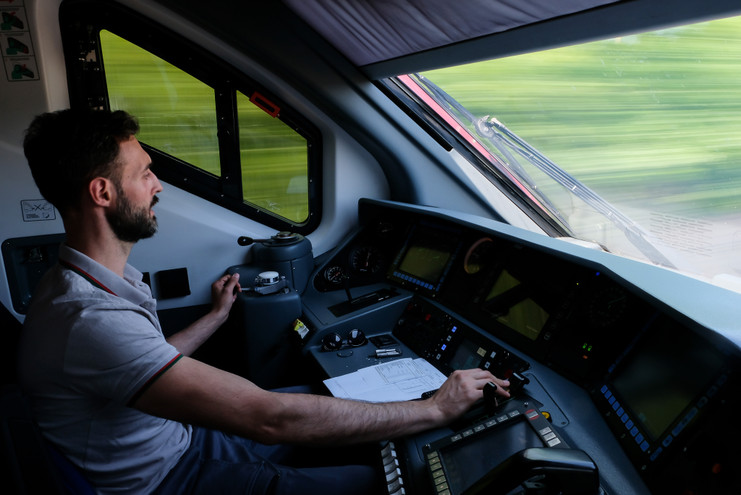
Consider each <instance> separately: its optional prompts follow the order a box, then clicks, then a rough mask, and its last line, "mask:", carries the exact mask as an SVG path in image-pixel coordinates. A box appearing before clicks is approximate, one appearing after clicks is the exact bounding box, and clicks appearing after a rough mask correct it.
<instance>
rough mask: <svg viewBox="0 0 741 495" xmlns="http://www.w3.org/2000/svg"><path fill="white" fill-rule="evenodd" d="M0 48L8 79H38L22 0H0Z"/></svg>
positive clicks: (37, 70)
mask: <svg viewBox="0 0 741 495" xmlns="http://www.w3.org/2000/svg"><path fill="white" fill-rule="evenodd" d="M6 5H8V6H6ZM0 50H2V54H3V65H4V66H5V75H6V76H7V78H8V81H34V80H38V79H39V69H38V65H37V63H36V54H35V53H34V50H33V43H32V42H31V31H30V28H29V25H28V16H27V15H26V8H25V7H24V4H23V0H0Z"/></svg>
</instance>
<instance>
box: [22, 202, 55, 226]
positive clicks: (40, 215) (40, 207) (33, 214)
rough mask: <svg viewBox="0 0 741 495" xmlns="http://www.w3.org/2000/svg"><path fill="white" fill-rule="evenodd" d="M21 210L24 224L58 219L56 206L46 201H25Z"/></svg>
mask: <svg viewBox="0 0 741 495" xmlns="http://www.w3.org/2000/svg"><path fill="white" fill-rule="evenodd" d="M21 210H22V211H23V221H24V222H44V221H48V220H56V218H57V214H56V211H55V210H54V206H53V205H52V204H51V203H49V202H48V201H47V200H45V199H23V200H21Z"/></svg>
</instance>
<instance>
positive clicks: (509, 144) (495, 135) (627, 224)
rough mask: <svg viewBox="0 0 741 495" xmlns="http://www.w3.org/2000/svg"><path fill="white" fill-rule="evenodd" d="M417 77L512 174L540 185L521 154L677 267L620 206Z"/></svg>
mask: <svg viewBox="0 0 741 495" xmlns="http://www.w3.org/2000/svg"><path fill="white" fill-rule="evenodd" d="M415 76H416V77H417V78H418V80H419V81H420V82H422V83H423V84H424V85H425V87H426V88H427V90H428V91H430V93H432V96H433V97H435V98H436V99H437V101H438V102H444V103H446V104H447V105H449V106H450V107H451V108H453V109H454V110H455V111H456V112H457V113H458V114H459V115H460V116H461V117H463V118H465V119H467V120H468V121H469V122H470V123H471V124H473V125H474V126H475V128H476V130H477V132H478V133H479V135H480V136H481V137H482V138H485V139H486V140H488V141H489V142H490V143H491V144H492V145H494V147H495V148H496V149H497V150H498V151H499V152H500V153H502V155H503V157H504V158H505V159H506V161H507V163H506V165H507V166H508V167H509V168H510V169H511V171H512V172H513V173H515V174H517V175H518V177H520V178H521V179H522V181H523V182H525V183H526V184H527V186H528V187H529V188H530V189H531V190H533V191H535V190H537V188H538V186H537V184H536V182H535V181H534V180H533V179H532V178H531V177H530V175H529V174H528V173H527V172H526V171H525V170H524V169H523V168H522V165H520V163H519V161H518V160H517V158H516V156H515V155H519V156H520V157H522V158H524V159H525V160H527V162H529V163H531V164H532V165H534V166H535V167H536V168H538V169H539V170H540V171H542V172H543V173H545V174H546V175H548V176H549V177H550V178H552V179H553V180H554V181H556V182H557V183H558V184H560V185H561V186H562V187H564V188H566V189H567V190H568V191H570V192H571V193H573V194H574V195H575V196H577V197H578V198H580V199H581V200H583V201H584V202H585V203H586V204H588V205H589V206H591V207H592V208H594V209H595V210H596V211H597V212H599V213H600V214H602V215H603V216H605V217H606V218H607V219H608V220H610V221H611V222H612V223H613V224H614V225H615V226H616V227H617V228H618V229H619V230H620V231H621V232H623V234H624V235H625V237H626V238H627V239H628V240H629V241H630V242H631V243H632V244H633V245H634V246H635V247H636V248H638V250H639V251H641V252H642V253H643V254H644V255H645V256H646V257H647V258H648V259H649V260H650V261H651V262H652V263H655V264H657V265H661V266H665V267H668V268H674V267H675V265H674V264H673V263H672V262H671V261H669V259H668V258H667V257H666V256H664V255H663V254H662V253H661V251H659V250H658V249H656V247H655V246H654V245H653V244H651V243H650V242H649V241H648V240H647V239H646V237H645V234H644V232H643V230H642V229H641V228H640V227H639V226H638V225H636V223H635V222H633V220H631V219H630V218H629V217H627V216H625V215H624V214H623V213H622V212H620V211H619V210H618V209H617V208H615V207H614V206H612V205H611V204H610V203H608V202H607V201H606V200H605V199H604V198H602V196H600V195H598V194H597V193H595V192H594V191H592V190H591V189H590V188H589V187H587V186H586V185H584V184H583V183H581V182H580V181H579V180H577V179H576V178H575V177H573V176H572V175H571V174H569V173H568V172H566V171H565V170H563V169H562V168H561V167H559V166H558V165H556V164H555V163H553V162H552V161H551V160H550V159H548V158H547V157H545V156H544V155H543V154H542V153H540V152H539V151H538V150H536V149H535V148H533V147H532V146H530V145H529V144H528V143H527V142H525V141H524V140H523V139H522V138H520V137H519V136H518V135H517V134H515V133H514V132H512V131H510V130H509V129H508V128H507V126H505V125H504V124H502V123H501V122H499V120H497V119H496V118H494V117H492V118H489V116H488V115H487V116H485V117H483V118H476V116H475V115H473V114H472V113H471V112H470V111H469V110H468V109H467V108H465V107H464V106H463V105H461V104H460V103H458V101H456V100H455V99H454V98H452V97H451V96H450V95H448V94H447V93H446V92H445V91H443V90H442V89H441V88H440V87H439V86H437V85H436V84H434V83H433V82H431V81H430V80H429V79H427V78H426V77H424V76H422V75H420V74H415ZM539 196H540V197H541V198H543V200H544V201H545V202H547V203H548V204H549V206H550V207H551V208H550V211H551V214H554V215H556V216H557V217H558V218H559V219H560V221H561V222H562V223H563V224H564V225H568V222H566V221H564V219H563V218H562V217H561V215H560V213H559V212H558V209H557V208H555V207H554V206H553V205H552V203H551V202H550V201H548V199H547V198H545V197H544V195H543V194H542V193H540V194H539Z"/></svg>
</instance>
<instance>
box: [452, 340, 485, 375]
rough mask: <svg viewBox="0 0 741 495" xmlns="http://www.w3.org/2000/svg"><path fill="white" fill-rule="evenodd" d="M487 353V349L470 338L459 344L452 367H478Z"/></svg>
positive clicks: (461, 368) (456, 368) (455, 368)
mask: <svg viewBox="0 0 741 495" xmlns="http://www.w3.org/2000/svg"><path fill="white" fill-rule="evenodd" d="M485 355H486V349H484V348H483V347H481V346H480V345H478V344H476V343H474V342H471V341H470V340H464V341H462V342H461V343H460V344H459V345H458V349H456V351H455V354H453V357H452V358H451V360H450V367H451V368H452V369H454V370H467V369H471V368H476V367H477V366H478V365H479V363H481V359H482V358H483V357H484V356H485Z"/></svg>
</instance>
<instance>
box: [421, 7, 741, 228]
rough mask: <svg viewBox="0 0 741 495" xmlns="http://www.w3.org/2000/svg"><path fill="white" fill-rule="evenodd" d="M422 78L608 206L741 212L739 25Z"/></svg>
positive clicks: (693, 28)
mask: <svg viewBox="0 0 741 495" xmlns="http://www.w3.org/2000/svg"><path fill="white" fill-rule="evenodd" d="M423 75H424V76H425V77H427V78H428V79H430V80H431V81H433V82H434V83H435V84H437V85H438V86H440V87H441V88H442V89H443V90H444V91H446V92H447V93H448V94H450V95H451V96H453V97H454V98H455V99H456V100H458V101H459V102H460V103H462V104H463V105H464V106H465V107H467V108H468V109H469V110H470V111H471V112H472V113H474V114H475V115H476V116H477V117H483V116H486V115H489V116H492V117H496V118H497V119H498V120H499V121H501V122H502V123H504V124H505V125H506V126H507V127H508V128H509V129H510V130H512V131H513V132H514V133H516V134H517V135H519V136H520V137H521V138H523V139H524V140H525V141H527V142H528V143H529V144H530V145H532V146H533V147H535V148H536V149H538V150H539V151H540V152H542V153H543V154H544V155H545V156H547V157H548V158H550V159H551V160H552V161H553V162H555V163H556V164H557V165H559V166H560V167H561V168H563V169H564V170H566V171H567V172H569V173H570V174H572V175H573V176H575V177H576V178H578V179H579V180H581V181H582V182H583V183H585V184H586V185H587V186H589V187H590V188H592V189H593V190H595V191H597V192H598V193H599V194H601V195H602V196H603V197H605V198H606V199H607V200H608V201H611V202H614V203H615V204H630V205H632V206H635V205H636V203H640V204H641V206H644V205H645V207H646V208H650V209H657V210H660V211H672V212H675V213H679V214H685V215H690V216H702V217H707V216H718V215H728V214H736V215H741V18H732V19H725V20H718V21H712V22H705V23H700V24H696V25H690V26H684V27H678V28H671V29H665V30H661V31H657V32H652V33H645V34H639V35H632V36H626V37H623V38H617V39H611V40H605V41H598V42H593V43H589V44H585V45H580V46H573V47H566V48H559V49H554V50H550V51H546V52H540V53H532V54H526V55H520V56H514V57H510V58H504V59H499V60H492V61H486V62H479V63H475V64H470V65H467V66H460V67H453V68H446V69H440V70H434V71H428V72H425V73H423Z"/></svg>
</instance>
